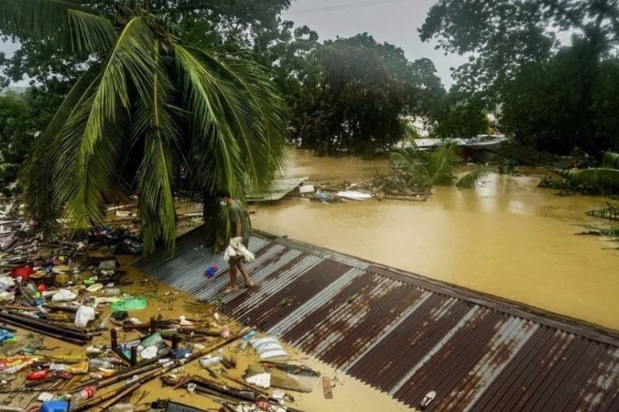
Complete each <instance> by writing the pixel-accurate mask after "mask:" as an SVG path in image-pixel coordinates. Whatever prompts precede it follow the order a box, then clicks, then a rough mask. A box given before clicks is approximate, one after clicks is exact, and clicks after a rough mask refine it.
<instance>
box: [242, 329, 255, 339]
mask: <svg viewBox="0 0 619 412" xmlns="http://www.w3.org/2000/svg"><path fill="white" fill-rule="evenodd" d="M254 336H256V331H255V330H252V331H251V332H249V333H246V334H245V335H243V340H245V341H247V340H250V339H251V338H253V337H254Z"/></svg>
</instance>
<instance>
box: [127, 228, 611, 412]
mask: <svg viewBox="0 0 619 412" xmlns="http://www.w3.org/2000/svg"><path fill="white" fill-rule="evenodd" d="M249 249H250V250H251V251H253V252H254V253H256V256H257V259H256V260H255V261H254V262H252V263H250V264H248V270H249V272H250V274H251V276H252V280H254V282H255V283H256V287H254V288H251V289H242V288H241V289H240V290H239V291H237V292H234V293H232V294H230V295H225V296H223V297H222V296H221V294H220V293H219V292H220V291H221V290H222V289H223V288H224V287H225V286H226V284H227V283H228V274H227V265H226V264H225V262H223V259H222V255H221V254H220V255H216V256H213V255H212V254H211V253H210V252H209V250H208V249H207V248H205V247H203V246H201V238H200V232H199V230H194V231H192V232H190V233H188V234H187V235H185V236H183V237H181V238H180V239H179V241H178V245H177V253H176V255H175V256H170V255H169V254H167V253H166V252H163V251H161V252H158V253H156V254H154V255H153V256H151V257H148V258H145V259H142V260H141V261H140V262H138V263H137V264H136V266H138V267H139V268H140V269H142V270H143V271H144V272H145V273H146V274H147V275H150V276H152V277H155V278H157V279H159V280H161V281H163V282H166V283H168V284H169V285H171V286H173V287H175V288H178V289H181V290H183V291H185V292H188V293H190V294H192V295H193V296H195V297H197V298H198V299H202V300H213V299H223V302H224V305H223V311H224V312H225V313H227V314H229V315H231V316H232V317H234V318H235V319H236V320H237V321H239V322H241V323H245V324H249V325H253V326H256V327H258V328H259V329H261V330H263V331H265V332H267V333H270V334H273V335H275V336H278V337H280V338H281V339H282V340H284V341H285V342H287V343H288V344H290V345H292V346H293V347H295V348H298V349H300V350H302V351H304V352H306V353H310V354H313V355H315V356H317V357H318V358H319V359H321V360H323V361H325V362H327V363H329V364H332V365H335V366H337V367H339V368H340V369H341V370H343V371H345V372H346V373H348V374H349V375H351V376H353V377H355V378H358V379H360V380H362V381H363V382H366V383H368V384H369V385H371V386H373V387H375V388H377V389H379V390H381V391H384V392H387V393H389V394H390V395H391V396H393V397H394V398H396V399H398V400H400V401H401V402H403V403H405V404H407V405H410V406H418V405H419V403H420V402H421V400H422V399H423V397H424V396H425V394H426V393H428V392H429V391H435V392H436V393H437V396H436V399H435V400H434V402H432V403H431V404H430V406H429V407H428V408H427V409H426V410H428V411H431V410H461V411H467V410H474V411H496V410H501V411H509V410H514V411H521V410H527V411H555V410H556V411H572V410H573V411H577V410H598V411H605V410H609V411H610V410H619V395H618V390H619V338H618V336H617V335H615V334H614V333H612V332H608V331H604V330H599V329H596V328H594V327H592V326H589V325H585V324H580V323H578V322H574V321H570V320H567V319H562V318H560V317H558V316H556V315H552V314H547V313H544V312H541V311H538V310H535V309H533V308H528V307H525V306H522V305H519V304H516V303H513V302H508V301H505V300H502V299H498V298H493V297H490V296H487V295H483V294H479V293H476V292H473V291H470V290H466V289H462V288H458V287H455V286H451V285H447V284H444V283H441V282H437V281H433V280H430V279H427V278H423V277H420V276H418V275H415V274H412V273H405V272H402V271H398V270H396V269H393V268H386V267H382V266H379V265H375V264H372V263H370V262H365V261H363V260H360V259H356V258H352V257H349V256H344V255H341V254H337V253H335V252H331V251H326V250H324V249H320V248H317V247H313V246H311V245H306V244H302V243H300V242H294V241H291V240H289V239H284V238H277V239H275V238H269V237H268V236H252V238H251V240H250V244H249ZM213 264H216V265H217V266H218V267H220V268H226V269H221V270H220V272H219V273H218V274H217V276H215V277H213V278H211V279H207V278H205V277H204V276H203V273H204V270H205V269H206V268H207V267H209V266H211V265H213ZM241 282H242V281H241ZM241 286H242V283H241Z"/></svg>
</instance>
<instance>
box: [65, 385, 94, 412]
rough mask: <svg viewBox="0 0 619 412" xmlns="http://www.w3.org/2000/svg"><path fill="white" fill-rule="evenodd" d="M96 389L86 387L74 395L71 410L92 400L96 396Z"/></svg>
mask: <svg viewBox="0 0 619 412" xmlns="http://www.w3.org/2000/svg"><path fill="white" fill-rule="evenodd" d="M95 392H96V390H95V388H94V386H86V387H85V388H84V389H82V390H81V391H79V392H78V393H76V394H75V395H73V397H72V398H71V405H70V406H69V410H71V409H73V408H74V407H75V406H78V405H79V404H80V403H83V402H84V401H86V400H88V399H91V398H92V397H94V396H95Z"/></svg>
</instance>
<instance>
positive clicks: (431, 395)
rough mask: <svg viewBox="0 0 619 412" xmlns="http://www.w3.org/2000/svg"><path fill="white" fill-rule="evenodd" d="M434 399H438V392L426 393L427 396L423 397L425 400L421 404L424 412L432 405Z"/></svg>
mask: <svg viewBox="0 0 619 412" xmlns="http://www.w3.org/2000/svg"><path fill="white" fill-rule="evenodd" d="M434 398H436V392H435V391H430V392H428V393H426V396H424V397H423V399H422V400H421V403H420V404H419V408H420V409H421V410H422V411H423V410H425V409H426V408H427V407H428V406H429V405H430V403H432V401H433V400H434Z"/></svg>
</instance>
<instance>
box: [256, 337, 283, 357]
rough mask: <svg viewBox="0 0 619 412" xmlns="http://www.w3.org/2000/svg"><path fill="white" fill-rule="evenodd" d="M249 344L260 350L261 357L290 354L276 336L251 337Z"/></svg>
mask: <svg viewBox="0 0 619 412" xmlns="http://www.w3.org/2000/svg"><path fill="white" fill-rule="evenodd" d="M249 344H250V345H251V346H252V348H254V349H255V351H256V352H258V355H259V356H260V359H273V358H281V357H285V356H288V354H287V353H286V351H284V348H283V347H282V345H281V344H280V343H279V341H278V340H277V339H276V338H274V337H265V338H258V339H251V340H250V341H249Z"/></svg>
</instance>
